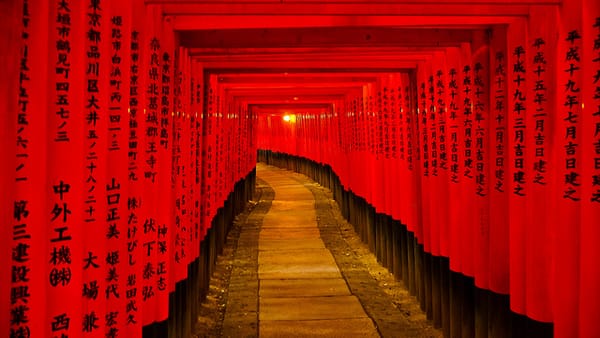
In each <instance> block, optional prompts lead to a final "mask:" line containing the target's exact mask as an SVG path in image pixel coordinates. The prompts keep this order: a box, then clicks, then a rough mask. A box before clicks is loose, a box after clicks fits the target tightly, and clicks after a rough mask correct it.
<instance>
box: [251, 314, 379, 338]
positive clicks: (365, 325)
mask: <svg viewBox="0 0 600 338" xmlns="http://www.w3.org/2000/svg"><path fill="white" fill-rule="evenodd" d="M259 330H260V336H261V337H282V338H283V337H344V338H354V337H356V338H359V337H360V338H362V337H365V338H371V337H379V334H377V330H376V329H375V327H374V326H373V322H372V321H371V319H369V318H357V319H342V320H339V319H329V320H301V321H287V320H275V321H263V322H261V323H260V328H259Z"/></svg>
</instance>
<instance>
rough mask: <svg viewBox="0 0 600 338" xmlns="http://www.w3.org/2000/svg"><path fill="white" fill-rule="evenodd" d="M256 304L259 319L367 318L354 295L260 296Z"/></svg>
mask: <svg viewBox="0 0 600 338" xmlns="http://www.w3.org/2000/svg"><path fill="white" fill-rule="evenodd" d="M258 306H259V309H260V310H259V314H258V319H259V321H264V320H268V321H275V320H318V319H346V318H367V316H366V315H365V311H364V310H363V308H362V305H360V302H359V301H358V298H356V297H355V296H335V297H290V298H280V297H274V298H266V297H261V298H260V301H259V305H258Z"/></svg>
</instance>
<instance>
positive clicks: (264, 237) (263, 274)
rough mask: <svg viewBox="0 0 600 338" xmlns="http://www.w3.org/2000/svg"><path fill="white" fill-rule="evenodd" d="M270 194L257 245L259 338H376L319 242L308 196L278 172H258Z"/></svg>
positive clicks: (357, 302) (323, 245) (370, 323)
mask: <svg viewBox="0 0 600 338" xmlns="http://www.w3.org/2000/svg"><path fill="white" fill-rule="evenodd" d="M258 170H259V171H258V176H259V177H260V178H262V179H263V180H264V181H266V182H267V183H268V184H269V185H270V186H271V187H272V188H273V190H274V191H275V198H274V199H273V201H272V205H271V209H270V210H269V212H268V213H267V214H266V216H265V217H264V219H263V223H262V227H261V230H260V233H259V240H258V250H259V252H258V279H259V305H258V308H259V333H260V336H261V337H276V336H279V337H293V336H318V335H323V336H338V337H379V334H378V333H377V329H376V328H375V326H374V325H373V321H372V320H371V319H370V318H369V316H367V314H366V313H365V311H364V309H363V307H362V305H361V303H360V302H359V300H358V298H357V297H356V296H354V295H352V294H351V292H350V290H349V288H348V285H347V284H346V281H345V279H344V278H343V277H342V274H341V273H340V269H339V268H338V266H337V264H336V262H335V260H334V258H333V255H332V254H331V252H330V251H329V250H328V249H327V248H325V243H324V242H323V240H322V239H321V237H320V232H319V229H318V226H317V217H316V211H315V199H314V196H313V194H312V193H311V192H310V190H308V189H307V188H306V187H305V186H303V185H301V184H299V183H298V182H297V181H295V180H293V179H292V178H290V175H289V174H284V173H282V172H281V171H280V170H278V169H272V168H267V167H264V166H259V169H258Z"/></svg>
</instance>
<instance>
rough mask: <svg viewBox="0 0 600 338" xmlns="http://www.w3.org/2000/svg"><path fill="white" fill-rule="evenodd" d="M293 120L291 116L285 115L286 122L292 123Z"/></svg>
mask: <svg viewBox="0 0 600 338" xmlns="http://www.w3.org/2000/svg"><path fill="white" fill-rule="evenodd" d="M291 119H292V118H291V117H290V116H289V115H283V120H284V121H285V122H290V120H291Z"/></svg>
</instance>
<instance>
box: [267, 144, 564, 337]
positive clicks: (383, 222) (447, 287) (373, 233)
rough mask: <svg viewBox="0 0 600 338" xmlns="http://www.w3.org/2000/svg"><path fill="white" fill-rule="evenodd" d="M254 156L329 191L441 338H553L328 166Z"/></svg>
mask: <svg viewBox="0 0 600 338" xmlns="http://www.w3.org/2000/svg"><path fill="white" fill-rule="evenodd" d="M258 160H259V161H261V162H265V163H267V164H270V165H274V166H277V167H280V168H285V169H288V170H292V171H295V172H298V173H301V174H304V175H306V176H308V177H310V178H312V179H313V180H315V181H316V182H318V183H319V184H321V185H322V186H324V187H326V188H328V189H330V190H331V191H332V192H333V196H334V199H335V201H336V202H337V204H338V205H339V207H340V209H341V212H342V215H343V216H344V218H345V219H346V220H347V221H348V222H349V223H350V224H352V226H353V227H354V229H355V231H356V233H357V234H358V235H359V236H360V238H361V239H362V241H363V242H364V243H365V244H366V245H368V247H369V250H370V251H371V252H372V253H373V254H374V255H375V256H376V257H377V260H378V261H379V263H380V264H382V265H383V266H384V267H385V268H387V269H388V270H389V271H390V272H391V273H392V274H393V275H394V276H395V278H396V279H397V280H401V281H402V282H403V284H404V285H405V287H406V288H407V289H408V290H409V292H410V294H411V295H412V296H414V297H416V299H417V300H418V301H419V303H420V306H421V309H422V310H423V312H425V313H426V314H427V318H428V319H429V320H431V321H432V323H433V325H434V326H435V327H436V328H439V329H441V330H442V331H443V333H444V337H452V338H459V337H460V338H473V337H475V338H506V337H530V338H536V337H539V338H545V337H552V336H553V325H552V324H550V323H541V322H538V321H535V320H533V319H530V318H528V317H526V316H523V315H519V314H516V313H514V312H512V311H511V310H510V306H509V296H508V295H501V294H498V293H495V292H492V291H489V290H484V289H481V288H478V287H476V286H475V283H474V279H473V278H472V277H468V276H465V275H463V274H461V273H457V272H454V271H452V270H450V263H449V259H448V258H447V257H440V256H433V255H431V254H430V253H427V252H425V250H424V248H423V245H422V244H419V243H418V241H417V239H416V237H415V235H414V233H412V232H411V231H408V230H407V227H406V226H405V225H404V224H402V222H400V221H399V220H395V219H392V217H391V216H389V215H385V214H382V213H378V212H376V211H375V208H374V207H373V206H372V205H370V204H369V203H368V202H367V201H366V200H365V199H364V198H362V197H360V196H357V195H356V194H354V193H353V192H352V191H350V190H347V189H346V188H345V187H343V186H342V184H341V183H340V180H339V178H338V176H337V175H336V173H335V172H334V171H333V170H332V169H331V167H330V166H329V165H323V164H320V163H317V162H315V161H312V160H309V159H306V158H303V157H298V156H292V155H288V154H284V153H278V152H271V151H268V150H259V152H258Z"/></svg>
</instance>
